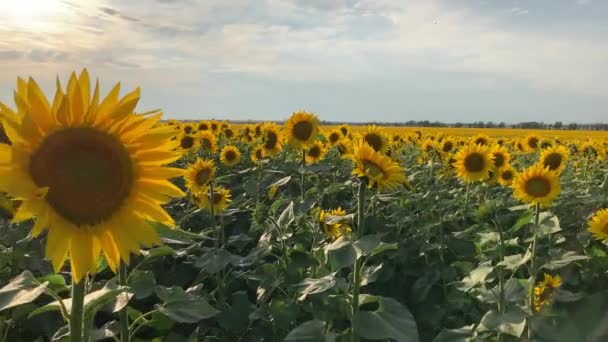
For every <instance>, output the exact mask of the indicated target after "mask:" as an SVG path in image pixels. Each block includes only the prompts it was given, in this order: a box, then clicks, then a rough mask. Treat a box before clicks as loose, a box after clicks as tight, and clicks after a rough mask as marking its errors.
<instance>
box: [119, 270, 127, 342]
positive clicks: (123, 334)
mask: <svg viewBox="0 0 608 342" xmlns="http://www.w3.org/2000/svg"><path fill="white" fill-rule="evenodd" d="M127 279H128V278H127V265H125V264H124V263H120V266H119V267H118V283H119V284H120V285H121V286H127ZM118 317H119V325H120V342H129V314H128V313H127V307H126V306H125V307H124V308H122V309H121V310H120V312H119V313H118Z"/></svg>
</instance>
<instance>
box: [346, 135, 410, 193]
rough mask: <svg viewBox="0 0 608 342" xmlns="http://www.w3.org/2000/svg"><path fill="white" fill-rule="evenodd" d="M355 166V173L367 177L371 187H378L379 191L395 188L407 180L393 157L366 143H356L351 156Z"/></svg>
mask: <svg viewBox="0 0 608 342" xmlns="http://www.w3.org/2000/svg"><path fill="white" fill-rule="evenodd" d="M350 157H351V159H352V160H353V162H354V163H355V167H354V169H353V175H355V176H357V177H364V178H366V179H367V182H368V184H369V187H373V186H375V187H377V188H378V190H379V191H382V190H393V189H396V188H397V187H398V186H399V185H403V183H404V182H405V181H406V177H405V174H404V172H403V170H402V168H401V166H400V165H399V164H398V163H396V162H394V161H393V160H392V159H391V158H389V157H387V156H385V155H383V154H381V153H378V152H376V151H374V149H373V148H372V147H371V146H369V145H368V144H366V143H362V142H360V143H358V144H355V145H354V148H353V154H352V156H350Z"/></svg>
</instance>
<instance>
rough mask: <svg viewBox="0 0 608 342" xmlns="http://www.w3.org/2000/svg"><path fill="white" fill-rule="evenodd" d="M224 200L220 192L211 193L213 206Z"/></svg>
mask: <svg viewBox="0 0 608 342" xmlns="http://www.w3.org/2000/svg"><path fill="white" fill-rule="evenodd" d="M223 200H224V194H222V193H221V192H215V191H214V192H213V205H218V204H220V203H222V201H223Z"/></svg>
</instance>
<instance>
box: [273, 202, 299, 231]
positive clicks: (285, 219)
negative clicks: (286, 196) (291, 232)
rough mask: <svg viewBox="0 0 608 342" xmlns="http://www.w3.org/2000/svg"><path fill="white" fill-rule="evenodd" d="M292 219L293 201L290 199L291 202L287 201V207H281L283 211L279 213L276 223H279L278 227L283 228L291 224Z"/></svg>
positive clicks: (293, 216)
mask: <svg viewBox="0 0 608 342" xmlns="http://www.w3.org/2000/svg"><path fill="white" fill-rule="evenodd" d="M294 219H295V215H294V212H293V201H291V202H289V204H288V205H287V207H285V209H283V212H282V213H281V215H280V216H279V219H278V220H277V224H278V225H279V227H281V228H283V229H284V228H285V227H287V226H288V225H289V224H291V223H292V222H293V221H294Z"/></svg>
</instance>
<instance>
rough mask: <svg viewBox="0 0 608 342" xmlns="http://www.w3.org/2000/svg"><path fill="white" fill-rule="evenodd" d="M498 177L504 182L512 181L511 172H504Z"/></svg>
mask: <svg viewBox="0 0 608 342" xmlns="http://www.w3.org/2000/svg"><path fill="white" fill-rule="evenodd" d="M500 177H502V179H504V180H506V181H510V180H512V179H513V172H512V171H511V170H506V171H504V172H503V173H502V174H501V175H500Z"/></svg>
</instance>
